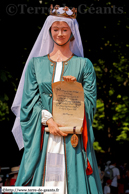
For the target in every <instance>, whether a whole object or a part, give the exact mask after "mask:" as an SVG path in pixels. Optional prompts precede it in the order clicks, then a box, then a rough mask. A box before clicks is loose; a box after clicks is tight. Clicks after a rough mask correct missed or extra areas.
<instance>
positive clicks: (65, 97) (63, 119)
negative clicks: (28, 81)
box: [52, 81, 84, 129]
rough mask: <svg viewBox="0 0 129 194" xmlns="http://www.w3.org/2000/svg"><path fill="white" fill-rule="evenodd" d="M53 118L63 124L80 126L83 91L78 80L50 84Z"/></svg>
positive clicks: (82, 113)
mask: <svg viewBox="0 0 129 194" xmlns="http://www.w3.org/2000/svg"><path fill="white" fill-rule="evenodd" d="M52 90H53V118H54V120H55V122H57V123H58V124H61V125H63V126H66V127H69V126H72V127H74V126H76V127H80V129H81V127H82V125H83V118H84V91H83V87H82V85H81V83H79V82H66V81H59V82H55V83H53V84H52Z"/></svg>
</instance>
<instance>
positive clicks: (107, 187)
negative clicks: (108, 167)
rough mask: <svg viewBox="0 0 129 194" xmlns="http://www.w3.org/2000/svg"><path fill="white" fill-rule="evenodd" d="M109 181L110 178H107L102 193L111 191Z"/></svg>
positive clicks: (107, 193)
mask: <svg viewBox="0 0 129 194" xmlns="http://www.w3.org/2000/svg"><path fill="white" fill-rule="evenodd" d="M111 182H112V180H111V179H107V181H106V185H105V186H104V194H110V193H111V189H110V185H111Z"/></svg>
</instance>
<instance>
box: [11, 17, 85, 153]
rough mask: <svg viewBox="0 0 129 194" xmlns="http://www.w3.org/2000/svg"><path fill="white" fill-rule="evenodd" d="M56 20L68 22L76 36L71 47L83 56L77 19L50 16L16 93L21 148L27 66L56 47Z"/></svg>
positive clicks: (20, 145) (15, 128) (16, 133)
mask: <svg viewBox="0 0 129 194" xmlns="http://www.w3.org/2000/svg"><path fill="white" fill-rule="evenodd" d="M55 21H65V22H67V24H68V25H69V27H70V28H71V31H72V33H73V36H74V38H75V39H74V40H73V41H71V42H70V49H71V51H72V52H73V53H74V54H75V55H77V56H80V57H83V46H82V41H81V37H80V32H79V26H78V22H77V20H76V19H70V18H64V17H57V16H52V15H50V16H48V17H47V19H46V21H45V23H44V25H43V27H42V29H41V31H40V33H39V35H38V37H37V40H36V42H35V44H34V46H33V48H32V50H31V52H30V55H29V57H28V59H27V61H26V64H25V67H24V70H23V73H22V76H21V79H20V82H19V86H18V89H17V92H16V95H15V98H14V101H13V104H12V107H11V110H12V112H13V113H14V114H15V116H16V119H15V122H14V125H13V129H12V133H13V135H14V138H15V140H16V143H17V145H18V148H19V150H20V149H22V148H23V147H24V143H23V137H22V130H21V126H20V107H21V100H22V93H23V86H24V76H25V71H26V67H27V65H28V62H29V60H30V59H31V58H32V57H38V56H44V55H47V54H49V53H50V52H52V50H53V47H54V42H53V40H52V39H51V37H50V34H49V28H50V27H51V25H52V23H53V22H55Z"/></svg>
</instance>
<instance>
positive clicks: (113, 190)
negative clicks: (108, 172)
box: [110, 158, 120, 194]
mask: <svg viewBox="0 0 129 194" xmlns="http://www.w3.org/2000/svg"><path fill="white" fill-rule="evenodd" d="M114 167H115V168H114ZM110 168H113V169H112V170H113V179H112V182H111V193H112V194H118V182H117V180H118V179H120V171H119V169H118V168H117V167H116V159H115V158H113V159H112V160H111V165H110Z"/></svg>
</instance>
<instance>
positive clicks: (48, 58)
mask: <svg viewBox="0 0 129 194" xmlns="http://www.w3.org/2000/svg"><path fill="white" fill-rule="evenodd" d="M73 56H74V53H73V54H72V55H71V56H70V57H69V58H68V59H67V60H65V61H60V62H62V63H63V62H67V61H69V60H70V59H71V58H72V57H73ZM47 57H48V59H49V61H51V62H53V63H57V62H58V61H53V60H52V59H51V58H50V54H48V55H47Z"/></svg>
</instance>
